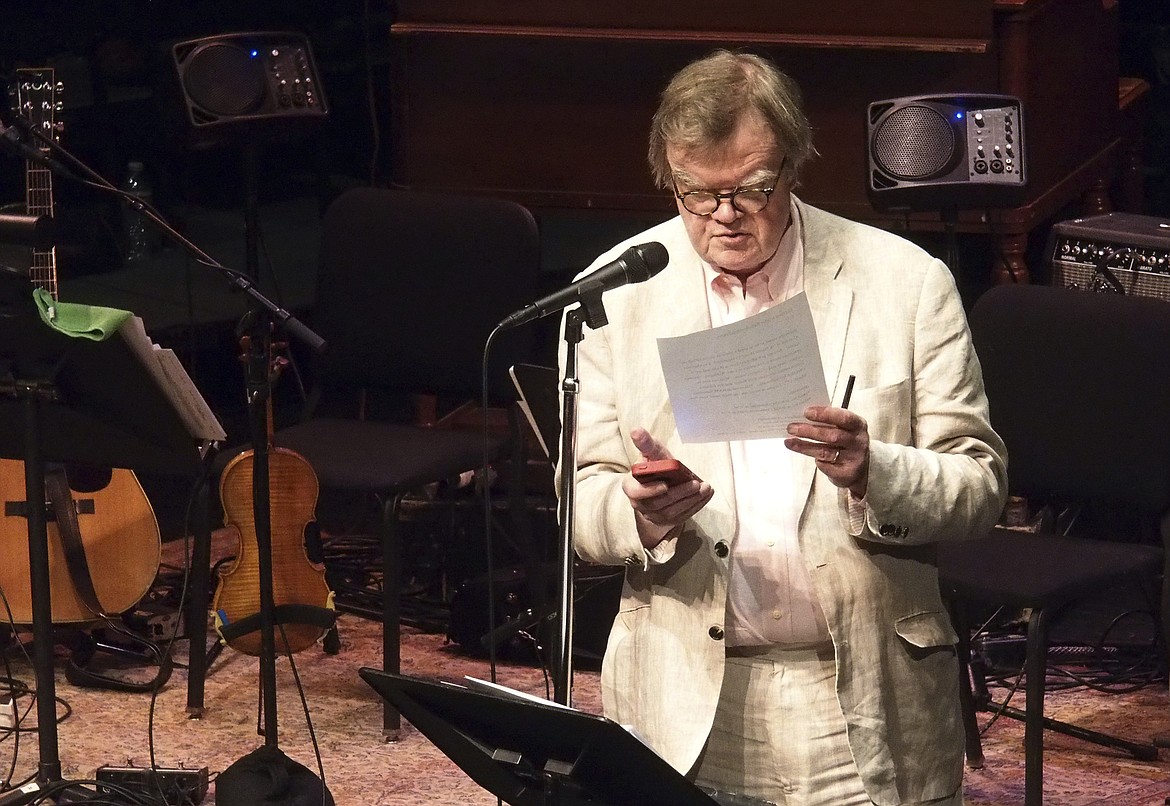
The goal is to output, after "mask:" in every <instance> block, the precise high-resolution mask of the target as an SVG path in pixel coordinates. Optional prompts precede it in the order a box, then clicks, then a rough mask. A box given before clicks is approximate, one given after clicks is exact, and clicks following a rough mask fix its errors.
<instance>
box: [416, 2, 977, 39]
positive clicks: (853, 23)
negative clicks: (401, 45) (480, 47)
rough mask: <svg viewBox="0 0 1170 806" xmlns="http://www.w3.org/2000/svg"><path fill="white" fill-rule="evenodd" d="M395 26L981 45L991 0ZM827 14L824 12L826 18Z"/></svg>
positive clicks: (561, 15)
mask: <svg viewBox="0 0 1170 806" xmlns="http://www.w3.org/2000/svg"><path fill="white" fill-rule="evenodd" d="M397 8H398V13H397V18H396V19H397V23H398V24H399V25H402V26H412V25H423V26H425V25H467V26H482V27H490V26H513V27H520V28H550V29H560V30H562V31H564V32H568V31H571V30H572V29H582V28H586V29H587V28H597V29H603V28H608V29H610V30H611V31H612V32H613V33H614V35H615V36H620V35H622V33H621V32H627V33H629V32H637V31H719V32H723V33H734V32H750V33H753V34H756V35H764V34H768V33H785V34H798V35H799V34H808V35H815V36H818V37H825V36H877V37H892V38H913V37H924V38H939V39H947V38H954V39H986V38H988V37H989V36H990V35H991V30H992V14H991V0H947V1H946V2H938V0H933V1H932V0H835V2H833V3H832V4H831V5H830V6H826V3H825V2H824V0H785V2H782V3H779V2H770V3H740V4H738V5H737V6H736V7H735V8H734V9H733V10H731V11H729V9H728V7H727V6H725V5H720V4H718V3H709V2H698V1H697V0H638V2H630V0H578V1H577V2H549V0H508V2H491V1H490V0H489V1H488V2H485V1H484V0H398V3H397ZM826 11H828V12H829V13H826Z"/></svg>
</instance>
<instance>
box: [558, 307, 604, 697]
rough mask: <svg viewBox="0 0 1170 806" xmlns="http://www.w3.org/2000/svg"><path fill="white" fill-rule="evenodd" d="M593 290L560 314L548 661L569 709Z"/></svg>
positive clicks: (599, 317)
mask: <svg viewBox="0 0 1170 806" xmlns="http://www.w3.org/2000/svg"><path fill="white" fill-rule="evenodd" d="M601 294H602V292H601V291H600V290H599V291H597V292H595V293H590V294H588V295H587V296H584V297H582V299H581V304H580V306H578V307H576V308H571V309H569V310H568V311H566V312H565V334H564V340H565V345H566V350H565V377H564V379H563V380H562V381H561V392H562V395H561V447H560V453H559V456H560V462H561V477H560V486H559V488H558V490H559V496H558V503H557V521H558V522H559V531H558V537H559V544H558V547H559V549H560V554H559V557H560V585H559V589H560V597H561V601H560V609H559V610H558V611H557V631H556V635H555V636H554V645H553V656H552V663H551V664H550V665H551V666H552V678H553V700H554V701H556V702H558V703H560V704H561V705H568V706H572V704H573V566H574V563H573V557H574V554H573V517H574V512H575V510H576V498H577V396H578V394H579V392H580V390H581V384H580V379H579V378H578V377H577V357H578V345H580V343H581V339H583V338H584V325H586V324H587V325H589V327H591V328H593V329H594V330H596V329H597V328H599V327H604V326H605V325H606V324H608V323H609V320H608V319H607V318H606V316H605V308H604V307H603V306H602V303H601Z"/></svg>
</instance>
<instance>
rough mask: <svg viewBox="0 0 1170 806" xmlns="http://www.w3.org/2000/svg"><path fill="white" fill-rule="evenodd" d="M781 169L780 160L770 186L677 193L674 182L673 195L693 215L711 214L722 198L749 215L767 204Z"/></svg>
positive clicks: (717, 207)
mask: <svg viewBox="0 0 1170 806" xmlns="http://www.w3.org/2000/svg"><path fill="white" fill-rule="evenodd" d="M783 171H784V163H783V162H781V163H780V170H778V171H776V178H775V179H773V180H772V184H771V185H770V186H768V187H754V188H738V187H737V188H735V189H734V190H732V191H731V192H730V193H714V192H712V191H710V190H688V191H687V192H686V193H679V191H678V183H677V182H675V185H674V195H675V196H676V197H677V198H678V200H679V201H681V202H682V206H683V207H684V208H686V210H687V212H689V213H693V214H694V215H711V214H712V213H714V212H715V211H716V210H718V209H719V205H720V204H721V203H722V201H723V200H724V199H727V200H729V201H730V202H731V206H732V207H734V208H735V209H736V210H738V211H739V212H741V213H744V214H745V215H750V214H751V213H758V212H760V211H761V210H763V209H764V208H765V207H767V206H768V200H769V199H771V198H772V193H773V192H774V191H775V190H776V186H777V185H778V184H779V183H780V174H781V173H783ZM672 181H673V180H672Z"/></svg>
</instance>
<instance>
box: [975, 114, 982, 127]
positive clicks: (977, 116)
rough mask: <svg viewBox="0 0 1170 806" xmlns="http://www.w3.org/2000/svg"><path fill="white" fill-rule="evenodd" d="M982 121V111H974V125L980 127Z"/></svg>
mask: <svg viewBox="0 0 1170 806" xmlns="http://www.w3.org/2000/svg"><path fill="white" fill-rule="evenodd" d="M983 123H984V121H983V113H982V112H976V113H975V125H976V126H980V127H982V126H983Z"/></svg>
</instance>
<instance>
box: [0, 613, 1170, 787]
mask: <svg viewBox="0 0 1170 806" xmlns="http://www.w3.org/2000/svg"><path fill="white" fill-rule="evenodd" d="M339 633H340V636H341V651H340V652H339V653H337V654H335V655H330V654H326V653H325V652H323V651H322V650H321V648H320V647H318V646H314V647H310V648H309V649H306V650H305V651H303V652H300V653H298V654H297V655H295V656H294V660H295V664H296V668H297V671H298V672H299V675H300V682H301V685H302V686H303V689H304V692H305V698H306V700H307V702H308V706H309V710H310V714H311V717H312V727H313V730H314V731H315V735H316V739H317V744H318V746H319V749H320V754H321V762H322V766H323V769H324V777H325V780H326V782H327V784H328V787H329V789H330V791H331V792H332V793H333V795H334V798H335V800H336V802H337V803H338V804H344V805H345V806H358V805H359V804H360V805H361V806H420V804H428V805H429V806H446V805H447V804H450V805H451V806H456V804H458V805H461V806H462V805H463V804H470V805H472V806H474V805H475V804H485V806H487V805H488V804H494V803H496V799H495V797H494V796H493V795H491V794H489V793H488V792H486V791H485V790H483V789H481V788H480V787H479V786H478V785H477V784H476V783H475V782H474V781H472V780H471V779H470V778H469V777H467V775H465V774H464V773H463V771H461V770H460V769H459V768H458V767H456V766H455V764H454V763H453V762H451V761H450V760H448V759H447V758H446V757H445V756H444V755H443V754H442V753H441V752H440V751H439V750H437V749H436V748H435V747H434V745H432V744H431V743H430V741H429V740H428V739H427V738H426V737H424V736H423V735H421V734H420V733H419V732H418V731H417V730H416V729H415V728H413V727H412V726H410V725H408V724H407V725H405V726H404V729H403V731H402V735H401V738H400V740H399V741H397V742H394V743H386V742H384V741H383V738H382V731H381V719H382V717H381V700H380V699H379V698H378V697H377V696H376V695H375V693H374V692H373V690H372V689H371V688H370V687H369V686H368V685H366V683H365V682H363V681H362V680H361V679H360V678H359V677H358V674H357V670H358V669H359V668H360V667H363V666H372V667H380V666H381V628H380V625H379V624H377V623H375V622H372V621H369V620H365V619H361V618H358V617H355V616H351V615H342V616H341V618H340V620H339ZM7 654H8V656H9V658H10V661H11V671H10V672H9V673H8V674H10V675H11V676H12V677H14V678H16V679H18V680H22V681H25V682H27V683H29V684H30V685H31V683H32V680H33V675H32V672H31V669H30V667H29V664H28V663H27V662H26V661H25V660H24V659H23V658H22V657H21V655H20V653H19V652H17V651H14V649H13V648H12V647H9V651H8V653H7ZM175 657H176V659H177V660H178V661H180V662H181V661H183V660H185V657H186V642H185V641H180V642H178V643H177V644H176V645H175ZM58 666H59V667H61V666H63V664H62V663H59V664H58ZM402 667H403V671H404V673H406V674H409V675H412V676H417V677H424V678H441V679H446V680H452V681H458V680H460V679H462V678H463V676H464V675H471V676H475V677H480V678H487V677H489V675H490V670H489V669H488V667H487V663H486V661H485V660H483V659H480V658H475V657H470V656H469V655H467V654H466V653H465V652H464V651H463V650H462V648H460V647H458V646H456V645H454V644H450V643H448V642H447V641H446V639H445V638H444V637H443V636H442V635H437V634H429V633H425V632H421V631H418V630H414V629H411V628H404V629H403V633H402ZM56 680H57V695H58V697H59V698H60V699H61V700H62V701H63V702H64V703H67V704H68V709H69V713H68V716H67V718H65V719H64V721H62V722H61V723H60V726H59V738H58V751H59V755H60V759H61V762H62V766H63V775H64V777H65V778H66V779H68V780H81V779H89V778H92V777H93V776H94V774H95V770H96V769H97V768H98V767H100V766H102V765H115V766H116V765H130V766H149V765H150V764H151V761H152V744H153V761H154V763H155V764H156V765H157V766H159V767H163V768H174V767H187V768H195V769H198V768H200V767H207V768H208V770H209V771H210V775H211V778H212V784H211V792H210V793H209V795H208V797H207V799H206V800H205V803H212V802H214V800H213V797H214V778H215V775H216V774H218V773H219V772H221V771H222V770H224V769H225V768H226V767H227V766H228V765H230V764H231V763H232V762H233V761H235V760H237V759H239V758H240V757H242V756H244V755H246V754H247V753H249V752H250V751H252V750H253V749H255V748H257V747H259V746H261V745H263V744H264V739H263V737H261V736H260V735H258V731H257V725H258V722H259V715H258V707H257V706H258V698H259V694H258V663H257V661H256V659H255V658H252V657H249V656H246V655H242V654H239V653H236V652H235V651H233V650H230V649H228V650H225V651H224V652H223V653H222V654H221V655H220V656H219V658H218V659H217V660H216V661H215V663H214V664H213V666H212V667H211V670H210V673H209V674H208V676H207V678H206V692H205V697H204V704H205V706H206V713H205V714H204V716H203V718H202V719H198V720H192V719H188V718H187V716H186V706H187V683H188V680H187V674H186V672H185V671H184V670H183V669H181V668H180V669H176V671H175V673H174V674H173V675H172V677H171V679H170V681H169V683H168V684H167V685H166V686H165V687H164V689H163V690H162V692H161V693H160V695H159V697H158V699H157V702H155V703H154V706H153V713H152V703H151V698H150V696H149V695H148V694H144V693H122V692H114V691H108V690H101V689H93V688H80V687H77V686H74V685H72V684H70V683H69V682H67V681H66V680H65V678H64V675H63V672H62V669H61V668H58V670H57V675H56ZM497 680H498V681H499V682H500V683H502V684H504V685H507V686H510V687H512V688H516V689H520V690H522V691H525V692H528V693H530V694H534V695H537V696H542V697H543V696H546V681H545V678H544V676H543V675H542V673H541V671H540V670H539V669H537V668H535V667H533V666H530V665H520V664H515V663H511V664H509V663H501V665H500V667H499V670H498V675H497ZM277 692H278V708H277V714H278V724H279V735H278V741H277V744H278V745H279V747H280V748H281V749H282V750H283V751H284V752H285V753H286V754H287V755H289V756H290V757H291V758H293V759H294V760H296V761H298V762H300V763H302V764H304V765H306V766H307V767H309V768H310V769H312V770H314V771H316V769H317V763H316V761H315V758H314V751H313V745H312V742H311V740H310V733H309V730H308V726H307V723H306V718H305V714H304V712H303V709H302V706H301V703H300V700H299V698H298V694H297V687H296V682H295V680H294V677H293V674H292V669H291V667H290V663H289V661H288V660H287V659H281V660H280V661H279V662H278V664H277ZM992 694H993V695H995V696H997V697H998V696H1000V694H1001V692H997V691H996V690H994V689H993V691H992ZM1017 697H1018V699H1017V700H1015V701H1014V703H1013V704H1016V705H1021V702H1020V701H1021V700H1022V694H1021V695H1017ZM1167 699H1168V698H1167V691H1166V687H1165V684H1160V685H1158V686H1152V687H1147V688H1144V689H1141V690H1138V691H1136V692H1130V693H1125V694H1105V693H1099V692H1093V691H1088V690H1084V689H1080V690H1068V691H1064V692H1060V693H1056V694H1053V695H1051V696H1050V697H1049V699H1048V706H1047V707H1048V714H1049V716H1053V717H1056V718H1063V719H1067V720H1070V721H1073V722H1076V723H1077V724H1081V725H1083V726H1085V727H1089V728H1095V729H1098V730H1102V731H1105V732H1110V733H1114V734H1115V735H1119V736H1123V737H1125V738H1127V739H1130V740H1133V741H1136V742H1148V741H1150V740H1151V738H1152V737H1153V736H1156V735H1170V708H1168V703H1167ZM30 702H31V698H29V697H27V696H26V697H21V698H20V699H18V700H17V708H18V713H24V711H25V710H26V709H27V708H28V707H29V705H30ZM573 704H574V705H575V706H576V707H577V708H579V709H581V710H583V711H586V712H589V713H599V712H600V693H599V684H598V674H597V672H596V671H591V670H588V669H585V668H582V666H581V665H578V668H577V670H576V673H575V676H574V688H573ZM679 707H680V708H684V707H686V705H685V702H682V701H680V703H679ZM65 710H66V708H65V706H64V705H60V706H59V707H58V712H59V713H61V714H64V713H65ZM152 717H153V722H152ZM988 718H989V717H988V715H987V714H980V721H981V722H983V723H986V722H987V720H988ZM33 722H35V713H34V714H31V715H30V716H29V717H28V719H27V721H26V722H25V723H23V724H24V725H25V726H26V727H28V726H30V725H32V723H33ZM1022 742H1023V725H1022V724H1021V723H1019V722H1017V721H1015V720H1010V719H1000V720H998V721H996V722H995V723H994V724H993V725H992V726H991V727H990V729H989V730H988V731H987V733H986V735H985V736H984V740H983V746H984V751H985V754H986V764H985V766H984V767H983V768H982V769H979V770H970V771H968V773H967V777H966V783H965V794H966V802H967V804H968V806H1007V805H1008V804H1018V803H1022V802H1023V777H1024V757H1023V744H1022ZM1046 748H1047V752H1046V755H1045V764H1046V766H1045V773H1046V775H1045V795H1046V797H1045V801H1046V803H1051V804H1056V806H1097V805H1098V804H1112V805H1113V806H1162V804H1163V803H1164V802H1165V800H1166V798H1167V796H1170V765H1168V764H1167V762H1166V761H1165V760H1159V761H1155V762H1142V761H1137V760H1134V759H1132V758H1130V757H1129V756H1128V755H1126V754H1124V753H1122V752H1119V751H1115V750H1110V749H1106V748H1102V747H1099V746H1097V745H1093V744H1088V743H1085V742H1082V741H1079V740H1076V739H1072V738H1068V737H1064V736H1060V735H1056V734H1053V733H1048V734H1047V736H1046ZM1166 752H1167V751H1163V756H1165V754H1166ZM14 756H15V761H14V764H15V772H14V774H12V775H6V773H7V772H8V770H7V767H8V765H9V763H10V762H11V760H12V759H13V757H14ZM37 762H38V754H37V749H36V732H35V730H30V731H22V732H21V734H20V740H19V744H17V743H16V742H14V741H13V737H12V736H11V735H9V736H7V737H6V738H4V739H3V740H2V741H0V769H3V770H4V773H0V775H4V776H5V777H6V778H7V779H8V780H10V781H14V782H17V783H19V782H22V781H23V780H24V779H26V778H28V777H30V776H33V775H35V773H36V771H37Z"/></svg>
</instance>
